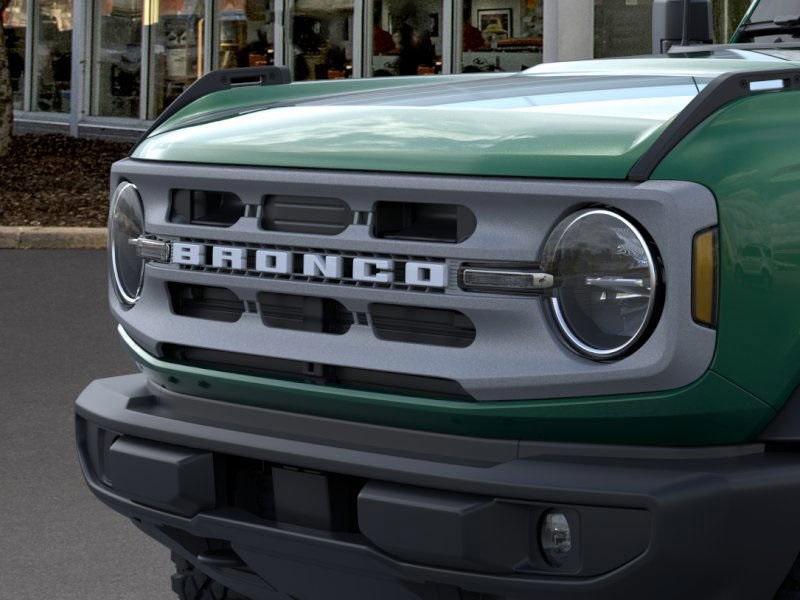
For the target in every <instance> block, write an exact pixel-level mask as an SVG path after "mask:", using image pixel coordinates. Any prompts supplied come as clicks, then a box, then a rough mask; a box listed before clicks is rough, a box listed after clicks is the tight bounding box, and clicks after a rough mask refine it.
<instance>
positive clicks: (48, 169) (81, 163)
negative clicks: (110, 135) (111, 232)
mask: <svg viewBox="0 0 800 600" xmlns="http://www.w3.org/2000/svg"><path fill="white" fill-rule="evenodd" d="M130 148H131V145H130V144H129V143H120V142H107V141H99V140H86V139H77V138H71V137H68V136H64V135H21V136H15V137H14V139H13V140H12V145H11V152H10V154H8V155H7V156H6V157H5V158H2V159H0V225H15V226H20V225H23V226H24V225H40V226H83V227H102V226H104V225H105V224H106V218H107V215H108V173H109V169H110V168H111V164H112V163H113V162H115V161H117V160H119V159H121V158H124V157H125V156H126V155H127V153H128V152H129V151H130Z"/></svg>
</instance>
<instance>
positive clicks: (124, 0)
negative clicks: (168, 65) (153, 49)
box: [91, 0, 144, 119]
mask: <svg viewBox="0 0 800 600" xmlns="http://www.w3.org/2000/svg"><path fill="white" fill-rule="evenodd" d="M143 13H144V3H143V0H97V5H96V8H95V30H94V34H95V35H94V62H93V64H92V74H91V88H92V110H91V114H93V115H98V116H103V117H128V118H134V119H136V118H139V116H140V115H139V110H140V106H141V80H142V15H143Z"/></svg>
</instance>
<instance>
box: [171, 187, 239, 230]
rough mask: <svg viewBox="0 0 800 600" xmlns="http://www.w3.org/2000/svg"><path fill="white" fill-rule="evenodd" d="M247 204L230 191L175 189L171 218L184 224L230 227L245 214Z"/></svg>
mask: <svg viewBox="0 0 800 600" xmlns="http://www.w3.org/2000/svg"><path fill="white" fill-rule="evenodd" d="M245 211H246V205H245V204H244V202H242V201H241V199H240V198H239V197H238V196H237V195H235V194H231V193H228V192H208V191H203V190H173V191H172V205H171V207H170V213H169V220H170V221H171V222H172V223H180V224H184V225H189V224H191V225H209V226H212V227H230V226H231V225H233V224H234V223H236V221H238V220H239V219H240V218H241V217H243V216H245Z"/></svg>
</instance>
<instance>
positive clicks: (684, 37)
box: [681, 0, 691, 46]
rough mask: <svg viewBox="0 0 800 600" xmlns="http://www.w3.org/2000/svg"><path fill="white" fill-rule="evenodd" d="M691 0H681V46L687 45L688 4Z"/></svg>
mask: <svg viewBox="0 0 800 600" xmlns="http://www.w3.org/2000/svg"><path fill="white" fill-rule="evenodd" d="M690 4H691V0H683V33H682V35H681V46H688V45H689V6H690Z"/></svg>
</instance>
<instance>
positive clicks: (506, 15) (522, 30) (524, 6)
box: [461, 0, 544, 73]
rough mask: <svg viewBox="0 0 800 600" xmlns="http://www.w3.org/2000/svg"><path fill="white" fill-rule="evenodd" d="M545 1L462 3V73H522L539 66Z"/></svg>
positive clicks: (477, 0) (517, 0) (496, 0)
mask: <svg viewBox="0 0 800 600" xmlns="http://www.w3.org/2000/svg"><path fill="white" fill-rule="evenodd" d="M543 2H544V0H464V12H463V26H462V43H461V47H462V55H461V70H462V71H463V72H465V73H471V72H480V71H508V72H513V71H521V70H524V69H527V68H530V67H533V66H536V65H538V64H539V63H541V62H542V28H543V24H544V19H543Z"/></svg>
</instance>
